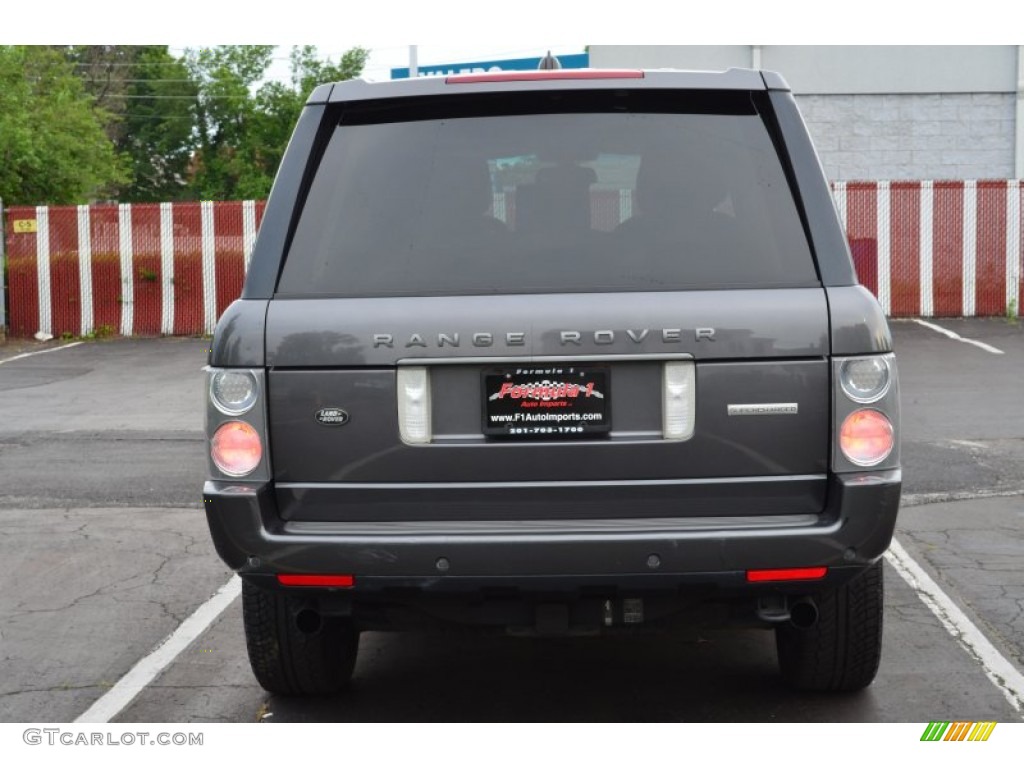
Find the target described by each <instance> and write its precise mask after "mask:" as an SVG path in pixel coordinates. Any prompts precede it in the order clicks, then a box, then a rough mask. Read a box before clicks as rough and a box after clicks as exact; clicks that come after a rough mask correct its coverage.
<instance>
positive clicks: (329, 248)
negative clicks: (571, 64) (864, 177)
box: [278, 92, 818, 297]
mask: <svg viewBox="0 0 1024 768" xmlns="http://www.w3.org/2000/svg"><path fill="white" fill-rule="evenodd" d="M531 99H532V100H531ZM649 100H650V97H648V101H649ZM687 100H688V94H687V93H685V92H672V94H671V100H669V99H667V98H666V97H664V96H663V97H661V101H660V102H659V104H664V103H671V104H672V111H665V108H664V107H663V106H659V107H658V110H656V111H655V110H651V109H650V106H651V105H650V104H649V103H641V104H638V103H637V99H635V98H634V99H632V100H630V99H624V100H623V99H622V97H620V98H619V99H618V100H616V97H615V96H614V95H608V96H607V97H606V98H605V99H603V100H602V99H600V98H595V97H594V96H593V95H592V94H591V95H587V97H586V98H585V99H583V98H582V97H581V99H579V100H576V101H573V99H572V97H567V96H566V95H565V94H562V95H559V96H550V97H548V98H546V99H545V98H542V97H538V96H533V97H530V98H529V99H521V100H519V101H516V100H515V99H514V98H511V99H510V98H509V97H505V99H504V101H503V102H501V103H502V104H504V109H505V112H506V113H499V114H495V111H496V110H495V109H494V107H493V105H492V106H491V107H490V108H488V109H484V110H479V113H474V111H473V110H472V109H466V108H465V106H463V107H458V108H457V107H453V106H448V107H446V106H445V105H444V104H430V105H424V106H421V107H420V111H419V112H418V113H417V112H410V111H409V108H408V107H406V108H404V109H397V108H392V109H390V110H389V109H384V110H379V109H378V110H374V111H370V110H366V109H364V110H363V111H357V112H349V113H346V114H344V115H342V116H341V117H340V118H339V121H338V124H337V125H336V127H335V128H333V132H332V134H331V136H330V138H329V141H328V144H327V146H326V149H325V151H324V155H323V158H322V160H321V162H320V165H319V168H318V170H317V172H316V176H315V177H314V179H313V182H312V185H311V187H310V190H309V194H308V197H307V199H306V202H305V205H304V207H303V210H302V214H301V216H300V219H299V222H298V226H297V229H296V232H295V236H294V239H293V241H292V245H291V248H290V251H289V254H288V258H287V260H286V263H285V265H284V269H283V271H282V275H281V279H280V283H279V285H278V295H283V296H287V295H295V296H312V295H320V296H353V297H363V296H430V295H446V294H491V293H548V292H591V291H592V292H601V291H666V290H689V289H709V288H752V287H772V286H778V287H783V286H785V287H803V286H810V285H817V284H818V280H817V275H816V272H815V269H814V264H813V260H812V258H811V254H810V251H809V248H808V245H807V240H806V237H805V234H804V230H803V228H802V226H801V222H800V218H799V215H798V213H797V209H796V206H795V204H794V201H793V198H792V195H791V192H790V189H789V186H788V184H787V180H786V177H785V174H784V172H783V169H782V166H781V164H780V161H779V158H778V156H777V154H776V149H775V146H774V145H773V142H772V140H771V138H770V136H769V134H768V131H767V129H766V127H765V124H764V122H763V120H762V118H761V116H760V115H758V114H757V112H756V111H755V109H754V107H753V105H752V103H751V101H750V95H749V94H730V95H728V96H724V97H721V98H711V97H709V96H708V95H707V94H703V95H700V96H698V95H694V96H693V97H691V98H690V101H692V104H690V105H689V106H688V104H687ZM460 103H461V104H463V105H465V103H466V102H465V101H463V102H460ZM526 106H529V107H530V109H527V108H526ZM638 107H642V108H638ZM531 109H532V110H533V111H532V112H531V111H530V110H531ZM676 110H682V111H676ZM399 117H401V119H399Z"/></svg>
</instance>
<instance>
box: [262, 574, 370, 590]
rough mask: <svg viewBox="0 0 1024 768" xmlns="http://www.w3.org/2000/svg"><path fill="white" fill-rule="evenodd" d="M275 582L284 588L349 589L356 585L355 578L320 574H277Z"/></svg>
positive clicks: (344, 575) (345, 575)
mask: <svg viewBox="0 0 1024 768" xmlns="http://www.w3.org/2000/svg"><path fill="white" fill-rule="evenodd" d="M277 581H278V583H279V584H281V585H283V586H285V587H351V586H354V585H355V583H356V579H355V576H350V575H348V574H339V575H327V574H322V573H279V574H277Z"/></svg>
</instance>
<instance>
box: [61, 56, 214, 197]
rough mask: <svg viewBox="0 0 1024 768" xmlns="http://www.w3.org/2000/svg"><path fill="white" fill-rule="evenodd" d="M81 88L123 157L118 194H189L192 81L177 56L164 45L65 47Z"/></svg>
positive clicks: (195, 89) (193, 107) (195, 99)
mask: <svg viewBox="0 0 1024 768" xmlns="http://www.w3.org/2000/svg"><path fill="white" fill-rule="evenodd" d="M64 50H65V54H66V55H67V56H68V58H69V59H70V60H71V61H72V62H73V63H74V64H75V66H76V68H77V71H78V74H79V76H80V77H82V79H83V80H84V82H85V87H86V90H87V91H88V92H89V93H91V94H92V95H93V96H94V97H95V98H96V100H97V104H98V105H99V106H100V107H101V108H103V109H104V110H105V111H106V112H107V114H108V115H109V119H108V120H107V122H106V125H105V126H104V127H105V130H106V132H107V135H108V136H109V137H110V140H111V141H112V142H113V143H114V146H115V148H116V149H117V151H118V152H119V153H121V154H122V155H123V156H124V157H126V158H127V159H128V162H129V163H130V168H131V174H132V183H131V184H130V185H125V186H123V187H122V188H121V189H119V190H117V197H118V198H119V199H121V200H123V201H126V202H146V201H157V200H176V199H180V198H182V197H185V196H187V195H188V194H189V190H188V186H187V182H188V171H189V164H190V162H191V158H192V153H193V152H194V150H195V145H196V133H195V131H194V130H193V127H194V125H195V122H196V110H197V107H198V95H199V86H198V83H197V82H196V80H195V79H194V78H193V77H192V74H191V72H190V71H189V69H188V67H187V66H186V65H185V62H184V60H182V59H177V58H175V57H174V56H172V55H171V54H170V52H169V51H168V48H167V46H165V45H83V46H71V47H70V48H66V49H64Z"/></svg>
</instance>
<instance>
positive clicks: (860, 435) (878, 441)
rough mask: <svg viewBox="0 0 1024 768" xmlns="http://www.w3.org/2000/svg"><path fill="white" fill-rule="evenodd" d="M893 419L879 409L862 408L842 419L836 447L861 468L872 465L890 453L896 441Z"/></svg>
mask: <svg viewBox="0 0 1024 768" xmlns="http://www.w3.org/2000/svg"><path fill="white" fill-rule="evenodd" d="M895 439H896V438H895V430H894V429H893V426H892V422H890V421H889V419H888V417H886V415H885V414H884V413H881V412H880V411H876V410H873V409H871V408H861V409H860V410H858V411H854V412H853V413H851V414H850V415H849V416H847V417H846V419H845V420H844V421H843V426H842V429H841V430H840V432H839V447H840V449H841V450H842V452H843V455H844V456H845V457H846V458H847V459H849V460H850V461H852V462H853V463H854V464H857V465H858V466H861V467H871V466H874V465H875V464H878V463H880V462H882V461H884V460H885V458H886V457H887V456H888V455H889V454H890V453H892V449H893V445H894V443H895Z"/></svg>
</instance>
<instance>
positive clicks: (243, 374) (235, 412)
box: [210, 371, 259, 416]
mask: <svg viewBox="0 0 1024 768" xmlns="http://www.w3.org/2000/svg"><path fill="white" fill-rule="evenodd" d="M258 392H259V390H258V388H257V386H256V379H255V378H254V377H253V375H252V373H250V372H249V371H217V372H216V373H215V374H213V375H212V376H211V377H210V400H211V401H212V402H213V404H214V405H215V406H216V407H217V410H219V411H220V412H221V413H225V414H227V415H228V416H241V415H242V414H243V413H246V412H247V411H249V410H251V409H252V407H253V406H254V405H255V404H256V397H257V394H258Z"/></svg>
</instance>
